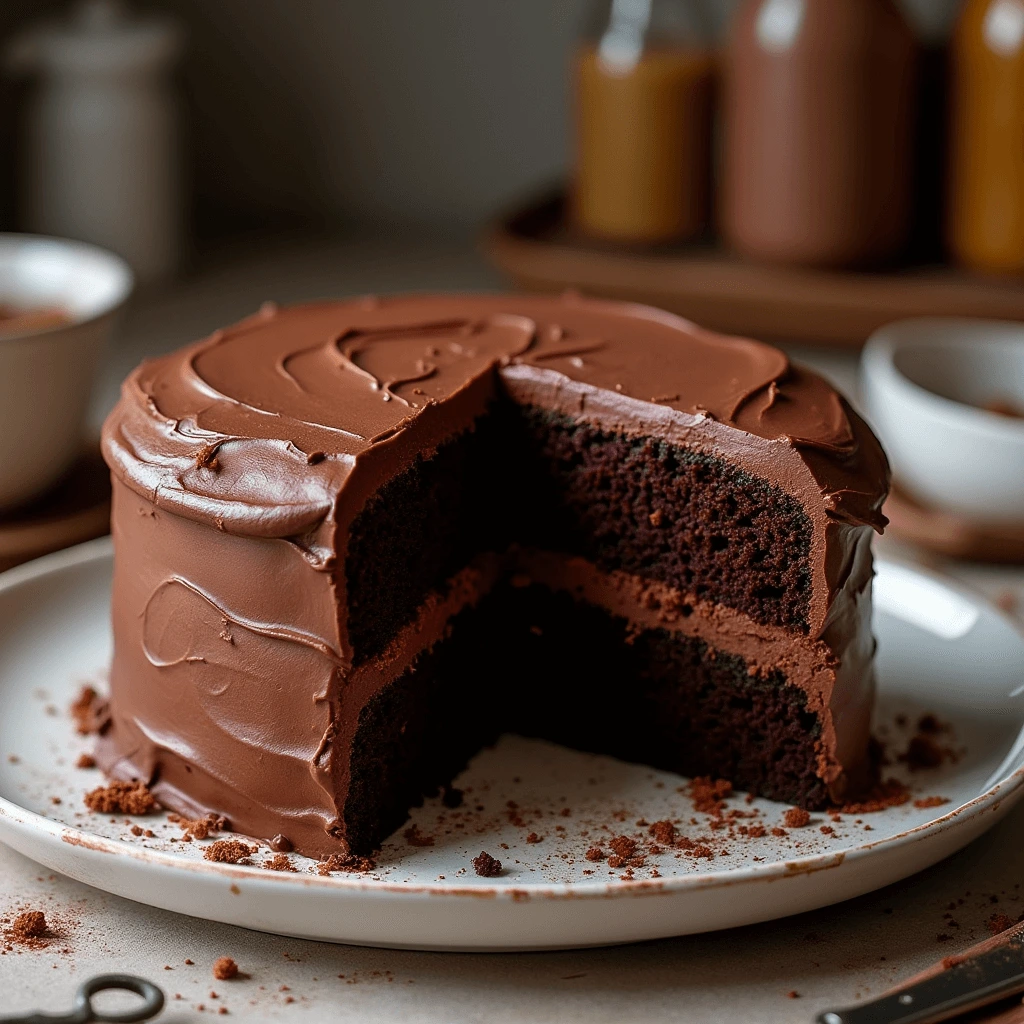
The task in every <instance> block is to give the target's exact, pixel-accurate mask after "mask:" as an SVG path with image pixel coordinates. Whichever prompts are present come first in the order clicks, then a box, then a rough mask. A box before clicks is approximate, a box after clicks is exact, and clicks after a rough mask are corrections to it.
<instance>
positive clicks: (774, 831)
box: [772, 825, 789, 836]
mask: <svg viewBox="0 0 1024 1024" xmlns="http://www.w3.org/2000/svg"><path fill="white" fill-rule="evenodd" d="M772 835H773V836H788V835H789V833H788V832H787V831H786V830H785V829H784V828H779V827H778V825H776V826H775V828H773V829H772Z"/></svg>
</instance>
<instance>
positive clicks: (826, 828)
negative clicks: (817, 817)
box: [821, 825, 836, 836]
mask: <svg viewBox="0 0 1024 1024" xmlns="http://www.w3.org/2000/svg"><path fill="white" fill-rule="evenodd" d="M821 834H822V835H825V836H834V835H835V834H836V830H835V829H834V828H833V827H832V826H831V825H822V826H821Z"/></svg>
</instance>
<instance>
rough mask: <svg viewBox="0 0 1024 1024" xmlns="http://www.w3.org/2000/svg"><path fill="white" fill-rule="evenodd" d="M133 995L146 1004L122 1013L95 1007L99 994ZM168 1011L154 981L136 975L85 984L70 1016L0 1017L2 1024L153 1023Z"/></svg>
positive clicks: (98, 978) (107, 976)
mask: <svg viewBox="0 0 1024 1024" xmlns="http://www.w3.org/2000/svg"><path fill="white" fill-rule="evenodd" d="M111 991H120V992H133V993H134V994H135V995H137V996H141V997H142V1003H141V1005H139V1006H136V1007H135V1008H134V1009H132V1010H124V1011H122V1012H121V1013H103V1012H102V1011H100V1010H97V1009H96V1008H95V1007H94V1006H93V1005H92V998H93V996H95V995H96V994H97V993H99V992H111ZM163 1008H164V994H163V992H162V991H161V990H160V989H159V988H157V986H156V985H154V984H153V983H152V982H151V981H146V979H145V978H137V977H135V975H134V974H98V975H96V977H95V978H89V979H88V980H87V981H84V982H82V984H81V985H80V986H79V987H78V991H77V992H76V993H75V1005H74V1008H73V1009H72V1011H71V1012H70V1013H32V1014H27V1015H25V1016H19V1017H0V1024H55V1022H60V1021H63V1022H64V1024H93V1022H95V1024H135V1022H136V1021H143V1020H151V1019H152V1018H153V1017H155V1016H156V1015H157V1014H158V1013H159V1012H160V1011H161V1010H162V1009H163Z"/></svg>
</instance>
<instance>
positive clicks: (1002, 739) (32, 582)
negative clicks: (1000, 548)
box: [0, 540, 1024, 950]
mask: <svg viewBox="0 0 1024 1024" xmlns="http://www.w3.org/2000/svg"><path fill="white" fill-rule="evenodd" d="M110 569H111V554H110V546H109V541H107V540H102V541H94V542H92V543H90V544H84V545H81V546H79V547H77V548H72V549H70V550H68V551H66V552H62V553H60V554H57V555H51V556H49V557H47V558H43V559H39V560H38V561H36V562H34V563H31V564H29V565H26V566H22V567H20V568H18V569H14V570H12V571H10V572H8V573H4V574H3V575H2V576H0V839H2V840H3V841H4V842H6V843H9V844H10V845H11V846H13V847H14V848H15V849H17V850H19V851H21V852H22V853H24V854H26V855H27V856H29V857H32V858H34V859H35V860H37V861H39V862H41V863H43V864H45V865H47V866H48V867H50V868H52V869H54V870H57V871H60V872H63V873H64V874H66V875H70V876H71V877H73V878H77V879H80V880H82V881H84V882H87V883H89V884H91V885H94V886H97V887H99V888H101V889H106V890H108V891H110V892H113V893H117V894H119V895H121V896H126V897H128V898H129V899H133V900H137V901H139V902H142V903H148V904H152V905H153V906H157V907H163V908H166V909H169V910H175V911H179V912H181V913H184V914H191V915H194V916H196V917H202V918H208V919H211V920H216V921H224V922H228V923H231V924H238V925H244V926H247V927H250V928H257V929H262V930H265V931H273V932H280V933H283V934H288V935H296V936H303V937H308V938H316V939H327V940H331V941H336V942H351V943H360V944H366V945H381V946H395V947H406V948H416V949H478V950H479V949H491V950H510V949H544V948H548V949H550V948H558V947H573V946H588V945H599V944H606V943H618V942H631V941H636V940H641V939H654V938H659V937H663V936H668V935H681V934H685V933H692V932H701V931H708V930H712V929H717V928H726V927H732V926H735V925H743V924H750V923H753V922H756V921H765V920H769V919H772V918H777V917H782V916H785V915H788V914H795V913H799V912H801V911H805V910H810V909H813V908H815V907H821V906H824V905H827V904H831V903H836V902H839V901H840V900H844V899H848V898H850V897H852V896H857V895H859V894H861V893H864V892H868V891H870V890H872V889H876V888H879V887H881V886H884V885H887V884H889V883H891V882H895V881H897V880H898V879H900V878H904V877H906V876H907V875H909V874H911V873H913V872H915V871H920V870H921V869H922V868H925V867H927V866H929V865H930V864H933V863H935V862H936V861H938V860H940V859H941V858H943V857H946V856H948V855H949V854H951V853H953V852H954V851H955V850H958V849H960V848H961V847H962V846H964V845H965V844H966V843H968V842H970V841H971V840H972V839H974V838H975V837H977V836H978V835H980V834H981V833H982V832H984V831H985V830H986V829H988V828H990V827H991V826H992V825H993V824H995V822H996V821H997V820H999V818H1001V817H1002V816H1003V815H1004V814H1005V813H1006V812H1007V811H1008V810H1009V809H1010V807H1011V806H1012V805H1013V804H1015V803H1016V802H1017V800H1018V799H1020V797H1021V795H1022V793H1024V788H1022V783H1024V767H1022V763H1024V744H1022V743H1021V735H1022V733H1021V727H1022V724H1024V697H1022V696H1021V693H1022V692H1024V639H1022V637H1021V636H1020V635H1019V634H1018V633H1017V632H1016V631H1015V629H1014V628H1013V626H1012V625H1011V624H1010V623H1009V622H1008V621H1007V620H1006V619H1005V618H1003V616H1001V615H1000V613H999V612H997V611H996V610H995V609H994V608H992V607H990V606H989V605H987V604H985V603H984V602H983V601H981V600H979V599H978V598H977V597H974V596H972V595H970V594H969V593H967V592H965V591H961V590H958V589H956V588H953V587H951V586H950V585H948V584H947V583H944V582H941V581H939V580H937V579H934V578H932V577H930V576H927V575H924V574H922V573H919V572H917V571H915V570H911V569H908V568H905V567H902V566H898V565H895V564H892V563H882V564H881V565H879V567H878V569H879V575H878V579H877V581H876V595H877V597H876V608H877V614H876V622H875V626H876V630H877V633H878V638H879V643H880V651H879V655H880V674H881V697H880V702H879V726H878V727H879V729H880V730H883V731H885V732H886V733H887V734H888V737H889V740H890V745H891V748H892V749H893V751H894V752H896V751H898V750H899V749H901V748H902V747H905V746H906V742H907V738H908V735H909V733H908V730H907V729H906V728H903V727H901V726H900V725H898V724H895V723H898V722H900V721H903V720H904V716H905V718H906V720H907V721H909V722H911V723H914V722H916V721H917V719H918V717H919V716H920V715H921V714H923V713H926V712H933V713H935V714H936V715H938V716H939V717H940V718H941V719H943V720H945V721H947V722H949V723H952V726H953V730H954V731H953V733H952V734H946V735H944V736H942V737H940V740H941V741H942V742H943V743H946V744H950V745H952V746H953V747H955V748H956V749H957V750H959V751H960V753H961V756H960V757H959V758H958V759H957V760H956V761H955V763H954V762H952V761H950V762H947V763H945V764H944V765H943V766H942V767H940V768H937V769H934V770H930V771H919V772H916V773H912V774H909V775H907V774H903V775H902V776H901V777H902V778H904V779H907V780H909V781H910V783H911V785H912V787H913V789H914V791H915V797H916V798H918V799H922V800H923V799H924V798H926V797H929V796H931V797H936V796H941V797H945V798H948V801H949V802H948V803H946V804H943V805H942V806H939V807H930V808H929V807H918V806H915V804H914V802H913V801H911V802H908V803H906V804H904V805H903V806H901V807H896V808H890V809H888V810H886V811H882V812H879V813H874V814H862V815H859V816H858V815H848V814H844V815H842V820H841V821H838V822H836V821H832V820H831V819H830V818H828V816H826V815H815V816H814V818H813V819H812V821H811V823H810V824H809V825H807V826H806V827H804V828H800V829H786V832H787V834H786V835H785V836H774V835H772V834H771V828H772V827H778V826H780V825H781V824H782V820H781V819H782V815H783V813H784V811H785V808H784V807H782V806H781V805H778V804H773V803H771V802H769V801H765V800H756V801H754V802H753V803H749V804H748V803H747V802H745V800H744V798H743V796H742V795H741V796H739V797H733V798H732V799H731V800H730V801H729V807H730V808H734V809H738V810H741V811H743V812H744V813H745V814H750V813H752V812H754V811H757V812H758V816H757V817H752V818H742V819H739V820H738V821H737V822H736V824H741V825H746V826H749V825H751V824H758V823H761V824H764V825H765V826H767V835H766V836H765V837H763V838H757V839H754V838H749V837H740V836H737V835H735V834H734V835H733V837H732V838H730V837H729V834H728V830H727V829H722V830H719V831H714V830H712V829H710V828H709V819H708V818H707V816H706V815H703V814H699V813H696V812H695V811H694V809H693V806H692V802H691V801H690V799H689V798H688V797H687V796H686V794H685V792H681V791H680V787H682V786H684V785H685V780H683V779H680V778H679V777H677V776H673V775H670V774H667V773H661V772H655V771H652V770H651V769H648V768H643V767H638V766H635V765H628V764H623V763H621V762H618V761H614V760H611V759H609V758H601V757H593V756H590V755H584V754H579V753H575V752H572V751H568V750H564V749H562V748H559V747H555V746H552V745H550V744H546V743H540V742H536V741H527V740H523V739H519V738H516V737H507V738H505V739H503V740H502V741H501V742H500V743H499V744H498V746H497V747H495V748H494V749H491V750H486V751H484V752H483V753H482V754H480V755H479V756H478V757H477V758H476V759H475V760H474V761H473V763H472V764H471V765H470V767H469V768H468V769H467V771H466V772H465V773H464V774H463V775H462V776H461V778H460V779H459V780H458V785H459V786H460V787H461V788H462V789H463V790H464V791H465V793H466V797H465V801H464V805H463V807H461V808H459V809H458V810H452V809H449V808H446V807H444V806H443V805H442V804H441V802H440V801H439V800H433V801H428V803H427V804H426V805H425V806H424V807H422V808H420V809H419V810H418V811H416V812H415V814H414V816H413V823H415V824H416V825H417V827H418V832H417V833H415V834H413V839H417V838H418V837H419V836H428V837H430V838H432V839H433V844H432V845H416V844H415V843H410V842H409V840H408V839H407V838H406V837H405V836H404V834H403V832H402V831H400V832H399V833H398V834H397V835H396V836H394V837H392V838H391V839H390V840H389V841H388V842H387V843H386V844H385V846H384V849H383V851H382V852H381V855H380V856H379V857H378V858H377V863H378V867H377V869H376V870H375V871H373V872H372V873H370V874H368V875H355V874H349V875H345V874H340V875H333V876H329V877H321V876H320V875H318V874H316V873H315V870H314V866H313V864H312V862H311V861H308V860H305V859H304V858H301V857H298V856H295V855H292V856H291V857H290V860H291V862H292V864H293V866H294V867H295V868H296V869H297V870H296V871H295V872H293V873H287V872H274V871H269V870H266V869H265V868H262V867H260V866H259V864H260V863H261V862H263V861H265V860H268V859H269V857H270V856H271V854H270V851H268V850H266V849H261V850H260V851H259V852H258V853H257V854H256V855H255V856H254V860H255V862H256V864H255V865H254V866H251V867H246V866H241V865H239V866H234V865H224V864H216V863H213V862H210V861H206V860H204V859H203V858H202V849H203V847H204V846H206V845H209V842H210V841H212V840H208V841H207V842H206V843H205V844H200V843H192V844H188V845H186V844H184V843H182V842H180V841H176V842H171V838H172V837H175V838H177V837H178V836H179V835H180V830H179V829H178V828H177V827H175V826H174V825H172V824H171V823H169V822H168V821H167V820H166V818H165V817H164V816H162V815H158V816H150V817H147V818H140V819H138V820H137V824H138V825H141V826H144V827H146V828H149V829H151V830H152V831H153V832H154V833H155V838H147V837H146V836H145V835H143V836H139V837H136V836H133V835H132V834H131V831H130V825H131V824H132V822H129V821H128V820H127V819H125V818H122V817H118V818H116V819H111V818H109V817H104V816H98V815H93V814H90V813H89V812H87V811H86V809H85V807H84V806H83V803H82V794H83V793H84V792H85V791H86V790H87V789H89V788H91V787H93V786H95V785H99V784H100V782H101V779H100V778H99V776H98V774H97V772H95V771H89V770H82V769H78V768H75V767H74V764H75V761H76V760H77V758H78V755H79V754H80V753H81V752H83V751H84V750H86V749H87V748H88V740H86V739H83V738H80V737H78V736H76V735H74V732H73V729H72V725H71V722H70V720H69V719H68V717H67V714H66V709H67V706H68V704H69V702H70V700H71V699H72V697H73V695H74V694H75V693H76V692H77V689H78V687H79V686H80V685H81V683H82V682H83V681H89V680H90V679H95V678H97V676H98V675H101V674H102V671H103V668H104V666H105V665H106V664H107V660H108V657H109V651H110V636H109V629H108V623H107V619H108V602H109V587H110ZM912 729H913V726H912V725H911V727H910V731H912ZM891 771H892V773H894V774H896V775H900V773H901V771H905V769H904V766H902V765H900V764H899V763H895V764H894V765H893V766H892V769H891ZM55 800H59V801H60V802H59V803H57V802H55ZM509 801H514V802H515V806H514V807H509V805H508V802H509ZM662 819H674V820H676V821H677V822H678V828H679V831H680V834H682V835H685V836H688V837H690V838H693V839H696V840H702V839H709V843H708V845H709V847H710V848H711V850H712V852H713V853H714V854H715V856H714V857H713V858H711V859H707V858H702V857H695V856H693V855H692V854H689V855H688V854H686V853H684V852H682V851H679V850H674V849H669V850H662V852H660V853H651V852H650V851H649V846H650V843H651V842H652V840H651V839H650V836H649V835H648V829H647V827H646V825H641V824H638V822H641V821H643V822H654V821H657V820H662ZM823 825H824V826H825V827H827V828H832V829H833V830H834V833H835V834H834V835H828V834H824V833H823V832H822V831H821V826H823ZM530 833H534V834H535V836H536V837H540V839H541V841H540V842H527V836H528V835H529V834H530ZM620 834H623V835H626V836H629V837H633V838H639V839H641V845H640V850H641V852H643V851H645V850H647V855H646V857H645V860H644V864H643V866H638V867H635V868H634V869H633V870H632V871H631V872H627V871H625V870H624V869H623V868H621V867H620V868H618V869H613V868H610V867H609V865H608V862H607V861H600V862H595V861H591V860H588V859H587V858H586V856H585V853H586V851H587V849H589V848H590V847H593V846H599V847H600V848H602V849H603V850H604V851H605V852H606V853H611V850H610V848H609V840H610V839H611V838H613V837H615V836H617V835H620ZM420 841H421V842H422V840H420ZM502 844H504V845H502ZM481 850H486V851H488V852H489V853H490V854H492V855H493V856H496V857H498V858H499V859H500V860H501V861H502V862H503V864H504V865H505V870H504V872H503V874H502V875H501V876H500V877H499V878H497V879H485V878H480V877H478V876H477V875H476V874H475V873H474V872H473V869H472V867H471V865H470V859H471V858H472V857H473V856H475V855H476V854H478V853H479V852H480V851H481ZM628 874H632V875H633V877H632V878H628V877H625V878H624V877H623V875H628Z"/></svg>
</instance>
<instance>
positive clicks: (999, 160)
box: [948, 0, 1024, 274]
mask: <svg viewBox="0 0 1024 1024" xmlns="http://www.w3.org/2000/svg"><path fill="white" fill-rule="evenodd" d="M950 109H951V115H952V116H951V124H950V166H949V182H950V202H949V225H948V241H949V248H950V251H951V253H952V255H953V257H954V259H956V260H957V261H958V262H960V263H962V264H963V265H965V266H967V267H969V268H971V269H975V270H980V271H988V272H994V273H1010V274H1020V273H1022V272H1024V2H1022V0H968V2H967V4H966V5H965V7H964V10H963V12H962V14H961V17H960V20H959V22H958V24H957V27H956V30H955V32H954V35H953V44H952V81H951V92H950Z"/></svg>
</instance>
